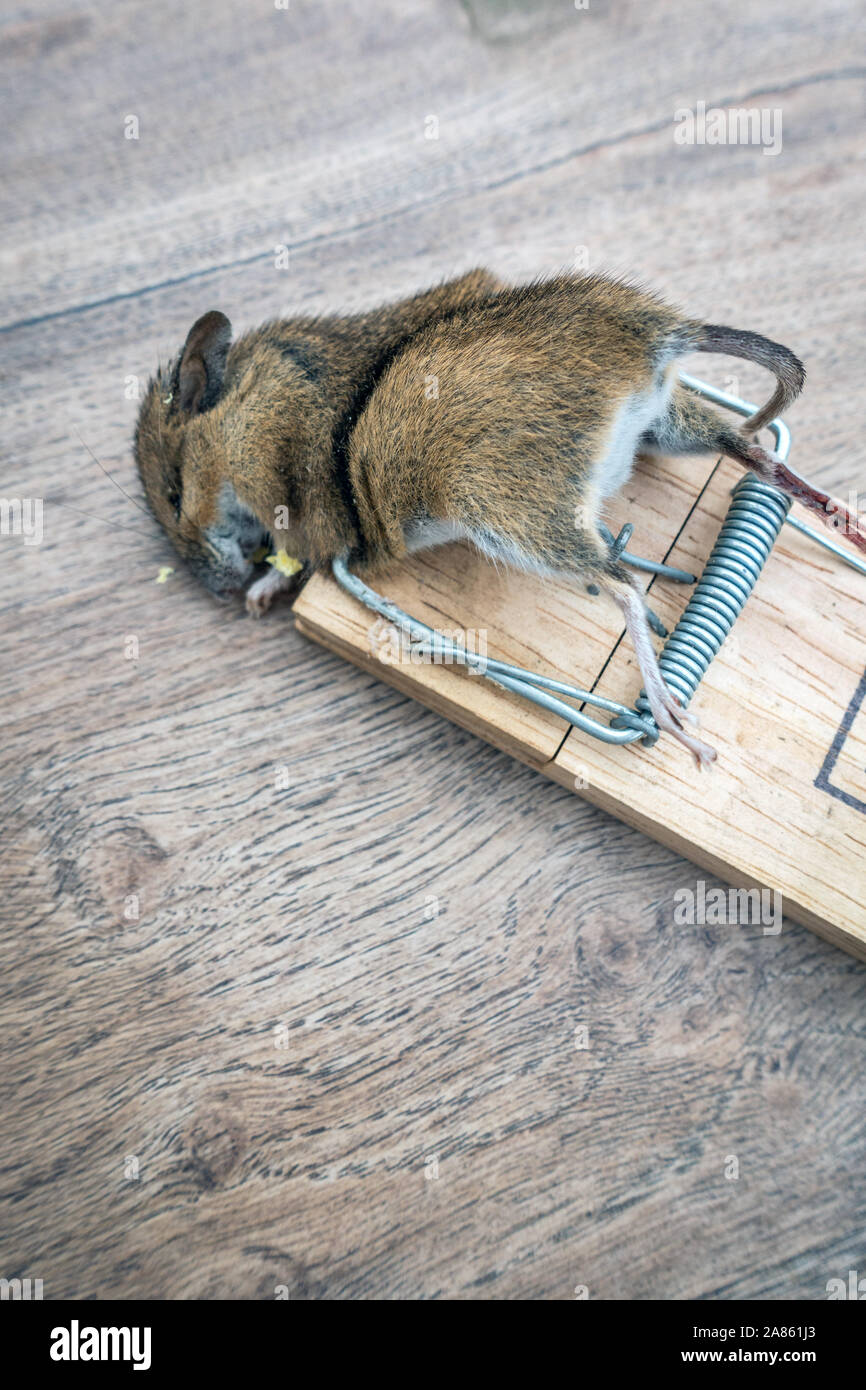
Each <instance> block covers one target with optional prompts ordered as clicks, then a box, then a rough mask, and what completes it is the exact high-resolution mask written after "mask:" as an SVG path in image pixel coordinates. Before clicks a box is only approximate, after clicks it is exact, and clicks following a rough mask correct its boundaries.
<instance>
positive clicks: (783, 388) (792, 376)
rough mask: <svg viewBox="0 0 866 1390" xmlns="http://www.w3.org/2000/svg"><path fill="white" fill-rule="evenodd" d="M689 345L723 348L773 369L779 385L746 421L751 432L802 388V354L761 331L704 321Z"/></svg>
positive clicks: (745, 427)
mask: <svg viewBox="0 0 866 1390" xmlns="http://www.w3.org/2000/svg"><path fill="white" fill-rule="evenodd" d="M690 346H691V348H692V351H696V352H720V353H725V354H727V355H728V356H730V357H743V358H745V359H746V361H747V362H757V364H758V366H759V367H766V369H767V371H769V372H772V373H773V375H774V376H775V378H776V383H777V385H776V389H775V391H774V392H773V394H772V396H771V397H770V399H769V400H768V401H767V403H766V405H763V406H762V407H761V409H760V410H758V411H756V412H755V414H754V415H752V416H750V417H749V419H748V420H745V421H744V422H743V426H742V428H743V430H744V431H745V432H747V433H749V434H756V433H757V431H758V430H760V429H763V427H764V425H766V424H768V423H769V421H770V420H774V419H775V418H776V416H777V415H780V414H781V412H782V411H783V410H787V408H788V406H789V405H790V404H791V402H792V401H794V400H796V399H797V397H798V396H799V394H800V392H801V391H802V389H803V383H804V381H805V380H806V368H805V367H804V366H803V363H802V362H801V361H800V359H799V357H795V356H794V353H793V352H791V350H790V348H786V347H783V345H782V344H781V343H774V342H773V341H772V340H771V339H770V338H762V337H761V335H760V333H750V332H749V331H748V329H743V328H724V327H723V326H722V325H721V324H717V323H704V324H701V325H700V327H699V329H698V333H697V335H696V337H695V338H694V339H693V340H692V342H691V345H690Z"/></svg>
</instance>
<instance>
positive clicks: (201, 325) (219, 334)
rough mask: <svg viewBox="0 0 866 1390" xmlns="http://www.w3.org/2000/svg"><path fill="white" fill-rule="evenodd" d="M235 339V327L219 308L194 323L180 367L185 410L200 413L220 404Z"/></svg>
mask: <svg viewBox="0 0 866 1390" xmlns="http://www.w3.org/2000/svg"><path fill="white" fill-rule="evenodd" d="M231 340H232V326H231V324H230V323H229V321H228V319H227V318H226V316H225V314H221V313H220V312H219V310H218V309H211V311H210V313H209V314H202V316H201V318H200V319H197V320H196V322H195V323H194V324H193V326H192V328H191V329H190V330H189V334H188V336H187V340H186V342H185V344H184V349H183V352H182V353H181V358H180V366H179V368H178V390H179V393H180V407H181V410H185V411H187V412H188V413H189V414H190V415H198V414H200V413H201V412H202V411H204V410H210V408H211V406H212V405H215V404H216V402H217V399H218V397H219V393H220V391H221V390H222V384H223V376H224V375H225V369H226V356H227V354H228V350H229V345H230V343H231Z"/></svg>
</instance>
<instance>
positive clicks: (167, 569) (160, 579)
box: [156, 565, 174, 584]
mask: <svg viewBox="0 0 866 1390" xmlns="http://www.w3.org/2000/svg"><path fill="white" fill-rule="evenodd" d="M170 574H174V570H173V569H172V567H171V565H161V566H160V571H159V574H158V575H157V576H156V582H157V584H164V583H165V581H166V580H167V579H168V576H169V575H170Z"/></svg>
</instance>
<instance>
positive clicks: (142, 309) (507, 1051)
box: [0, 0, 866, 1299]
mask: <svg viewBox="0 0 866 1390" xmlns="http://www.w3.org/2000/svg"><path fill="white" fill-rule="evenodd" d="M857 13H858V11H857V6H855V4H854V3H853V0H828V3H827V4H826V5H823V6H820V7H816V6H814V5H812V4H807V3H805V0H761V3H760V4H759V5H751V4H746V3H742V4H720V5H712V6H708V5H706V4H705V3H703V0H678V2H677V3H676V4H673V3H671V2H670V0H668V2H667V3H662V4H655V5H652V6H650V5H646V4H643V3H639V2H638V0H633V3H624V4H619V5H617V6H613V5H608V4H605V3H603V0H591V3H590V6H589V8H588V9H587V10H577V9H575V8H574V6H573V5H571V4H570V3H567V2H566V0H534V2H533V0H462V2H461V0H408V3H407V0H400V3H397V0H390V3H388V0H386V3H382V4H377V5H369V4H365V3H363V0H343V2H342V3H341V4H339V5H334V4H323V5H316V4H313V3H311V0H291V3H290V6H289V8H288V9H287V10H278V9H276V8H275V7H274V6H271V5H268V4H263V5H261V6H248V5H241V4H240V3H226V0H214V2H213V3H211V4H208V5H207V6H206V7H204V8H203V7H202V6H187V7H184V6H177V5H175V4H169V3H167V0H154V3H152V4H149V5H146V6H142V5H138V4H133V3H132V0H116V3H115V4H113V5H111V6H109V7H102V9H101V10H99V9H97V7H95V6H93V7H92V6H89V5H84V4H79V3H76V0H63V3H62V4H61V3H60V0H46V3H44V4H43V5H41V6H40V7H39V9H38V11H36V10H33V11H29V10H28V11H21V12H20V15H19V17H11V18H9V19H6V20H5V21H4V22H3V28H2V31H0V32H2V37H3V42H2V45H0V76H2V79H3V80H2V84H0V85H2V90H3V91H4V93H5V96H4V98H3V108H4V109H3V112H2V117H3V120H2V123H3V129H4V142H3V154H2V161H3V166H4V169H3V171H4V174H5V176H6V178H5V186H6V192H7V197H6V199H5V200H4V204H5V226H4V228H3V230H4V236H3V239H2V244H3V251H2V267H3V303H2V310H0V352H2V373H3V391H2V399H3V438H2V444H3V449H4V462H3V474H2V493H3V495H4V496H5V497H7V498H43V499H44V538H43V540H42V543H41V544H38V545H26V544H25V543H24V540H23V538H22V537H21V536H13V535H3V536H2V537H0V546H2V550H0V554H2V557H3V564H2V570H0V586H2V587H0V622H2V639H0V640H2V653H3V668H4V669H3V681H2V704H3V738H2V748H0V758H2V797H3V805H2V815H3V828H2V845H3V853H2V858H0V909H2V919H3V920H2V931H0V959H2V973H0V990H2V1024H3V1034H2V1056H3V1066H2V1069H0V1104H2V1114H3V1123H2V1141H0V1143H2V1150H0V1195H2V1211H0V1276H2V1277H5V1278H13V1277H15V1276H19V1277H28V1276H29V1277H31V1278H41V1279H42V1280H43V1281H44V1291H45V1296H46V1297H47V1298H51V1297H59V1296H73V1297H121V1298H127V1297H133V1296H136V1295H144V1296H148V1297H154V1298H159V1297H168V1298H215V1297H229V1298H266V1299H269V1298H273V1297H274V1296H275V1291H276V1290H278V1289H281V1290H284V1291H287V1292H288V1295H289V1296H290V1297H292V1298H319V1297H326V1298H375V1297H378V1298H437V1297H438V1298H445V1297H457V1298H482V1299H486V1298H543V1299H560V1298H561V1299H569V1298H573V1297H574V1296H575V1290H576V1289H578V1288H586V1289H588V1290H589V1294H590V1296H591V1297H593V1298H631V1299H649V1298H666V1299H686V1298H714V1299H729V1298H758V1297H769V1298H773V1299H791V1298H806V1299H819V1298H822V1297H825V1296H826V1294H825V1289H826V1284H827V1281H828V1280H829V1279H831V1278H835V1277H843V1278H846V1277H847V1273H848V1271H849V1270H850V1269H858V1270H859V1271H860V1273H861V1274H862V1273H864V1271H866V1237H864V1229H866V1163H864V1152H866V1148H864V1144H866V1067H864V1061H866V1021H864V1017H866V1016H864V1003H866V971H864V967H863V966H862V965H860V964H858V963H857V962H855V961H854V960H852V959H851V958H849V957H848V956H846V955H844V954H843V953H842V952H841V951H838V950H836V949H834V948H833V947H831V946H830V945H828V944H826V943H824V942H822V941H821V940H819V939H818V938H816V937H815V936H813V935H812V934H811V933H810V932H808V931H806V930H805V929H802V928H800V927H796V926H794V925H793V924H786V927H785V929H784V930H783V931H782V933H781V935H779V936H778V937H774V936H766V937H759V936H756V935H755V934H754V933H748V934H747V933H744V932H742V931H741V930H740V929H738V928H736V927H730V926H729V927H699V928H687V927H682V926H677V925H676V924H675V923H674V900H675V894H676V893H677V890H678V889H682V888H688V887H692V888H694V886H695V880H696V874H697V871H696V870H695V869H694V868H693V867H692V866H691V865H689V864H688V863H686V862H685V861H684V860H682V859H680V858H678V857H677V856H676V854H674V853H673V852H671V851H669V850H665V849H662V848H660V847H658V846H657V845H655V844H653V843H652V842H651V841H650V840H648V839H646V838H644V837H643V836H642V835H640V834H639V833H637V832H636V831H632V830H629V829H626V828H625V827H624V826H622V825H620V824H618V823H617V822H615V821H614V820H612V819H610V818H609V817H608V816H606V815H605V814H604V813H603V812H601V811H599V810H596V809H594V808H593V807H591V806H589V805H587V804H584V803H582V802H581V801H580V800H579V799H578V798H576V797H575V796H574V795H572V794H570V793H569V792H567V791H566V790H564V789H563V788H560V787H557V786H555V785H553V784H551V783H550V782H548V781H547V780H545V779H544V778H541V777H539V776H537V775H536V774H535V773H534V772H532V771H531V770H529V769H528V768H525V767H522V766H520V765H519V764H518V763H516V762H513V761H511V760H510V759H509V758H508V757H507V756H506V755H505V754H502V753H498V752H496V751H494V750H492V749H491V748H489V747H487V746H486V745H484V744H482V743H481V742H479V741H477V740H476V739H474V738H473V737H472V736H471V735H469V734H466V733H463V732H461V731H460V730H458V729H457V728H455V727H453V726H452V725H450V724H448V723H447V722H445V721H444V720H443V719H441V718H439V717H437V716H436V715H434V714H432V713H430V712H429V711H427V710H425V709H423V708H421V707H420V706H418V705H416V704H415V703H413V702H412V701H410V700H408V699H406V698H405V697H404V696H401V695H399V694H397V693H396V692H395V691H393V690H392V689H390V688H389V687H387V686H385V685H383V684H381V683H379V682H378V681H376V680H375V679H373V678H372V677H370V676H368V675H365V674H362V673H361V672H359V671H358V670H356V669H355V668H354V667H351V666H349V665H348V664H346V663H344V662H342V661H341V660H340V659H339V658H337V657H335V656H332V655H330V654H329V653H327V652H325V651H323V650H322V649H320V648H319V647H317V646H313V645H312V644H311V643H309V642H307V641H306V640H305V639H304V638H303V637H302V636H300V635H299V634H298V633H297V632H296V631H295V630H294V627H293V624H292V621H291V614H290V611H289V610H288V609H287V608H286V607H283V608H282V609H277V610H275V611H274V612H273V613H272V614H271V615H270V616H269V617H268V618H267V619H266V620H265V621H263V622H261V623H255V622H254V621H252V620H249V619H247V618H246V617H245V615H244V613H243V612H242V610H241V608H240V606H238V607H237V608H236V609H234V608H232V609H228V610H226V609H223V608H219V607H217V606H215V605H214V604H212V602H211V601H210V600H209V599H208V597H207V596H206V595H205V594H204V593H203V592H202V591H200V590H199V589H198V588H197V587H196V585H195V584H194V582H193V580H192V579H191V578H190V576H188V575H187V574H186V573H184V572H183V571H182V570H181V568H180V566H179V565H178V566H176V570H175V573H173V574H172V575H170V576H169V578H168V582H167V583H164V584H158V583H157V582H156V580H157V575H158V572H159V568H160V566H163V565H167V564H169V565H170V564H172V557H171V555H170V554H169V553H168V551H167V547H166V543H165V542H164V540H163V538H162V536H161V535H160V534H159V533H158V532H157V531H156V529H155V527H154V525H153V524H152V523H151V521H150V520H149V518H147V517H146V516H144V515H142V514H141V512H140V511H137V510H136V508H135V506H134V505H133V504H132V502H129V501H127V500H126V499H125V498H124V497H123V496H121V494H120V493H119V492H118V491H117V489H116V488H115V487H113V486H112V484H111V483H110V482H109V481H108V480H107V479H106V477H105V476H104V474H103V473H102V472H101V471H100V469H99V467H98V466H97V464H96V463H95V462H94V461H93V459H92V458H91V456H90V451H91V450H92V451H93V453H94V454H95V455H96V456H97V458H98V459H99V460H100V461H101V463H102V464H103V465H104V467H105V468H107V469H108V470H109V471H110V473H111V474H112V475H113V477H114V478H115V479H116V480H117V482H118V483H119V484H121V486H122V487H123V488H125V489H126V490H127V491H128V492H130V493H132V494H133V495H135V494H136V491H137V489H136V481H135V477H134V471H133V467H132V462H131V455H130V438H131V431H132V428H133V423H134V419H135V413H136V400H135V393H136V383H137V382H138V383H143V381H144V380H145V379H146V378H147V376H148V374H149V373H150V371H151V370H152V368H153V366H154V365H155V362H156V360H157V358H158V357H159V356H162V357H163V359H164V358H166V357H167V356H168V355H169V354H170V353H171V352H173V351H175V350H176V349H177V347H178V346H179V344H180V342H181V341H182V339H183V337H184V335H185V333H186V330H187V329H188V327H189V325H190V324H191V322H192V320H193V318H194V317H195V316H196V315H197V314H199V313H200V312H203V311H204V310H206V309H208V308H211V307H220V308H222V309H224V310H225V311H226V312H227V313H228V314H229V315H230V317H231V318H232V320H233V321H234V323H235V325H236V326H237V327H239V328H243V327H247V326H250V325H252V324H254V323H255V322H257V321H258V320H260V319H262V318H264V317H266V316H273V315H274V314H277V313H280V312H282V311H284V310H285V311H290V310H294V311H297V310H302V311H306V310H319V309H321V310H325V309H339V308H347V309H348V308H357V307H360V306H362V305H366V304H370V303H373V302H374V301H376V300H377V299H381V298H385V297H389V296H392V295H397V294H400V293H404V292H409V291H411V290H412V289H414V288H416V287H418V286H421V285H425V284H427V283H429V282H431V281H433V280H434V279H436V278H439V277H441V276H443V275H445V274H448V273H451V272H455V271H458V270H461V269H463V268H467V267H469V266H470V265H472V264H476V263H484V264H488V265H490V266H491V267H492V268H494V269H496V270H498V271H499V272H501V273H503V274H505V275H506V276H510V277H513V278H518V277H521V276H524V275H530V274H537V273H540V272H545V271H549V270H551V269H553V268H555V267H561V266H562V265H569V264H573V263H574V262H575V258H576V257H577V258H578V259H579V260H580V259H581V258H583V257H584V256H585V257H586V258H588V262H589V265H590V266H591V267H593V268H602V267H607V268H611V269H614V270H619V271H629V272H633V273H635V274H636V275H638V276H639V277H640V278H641V279H643V280H644V281H646V282H647V283H649V284H652V285H654V286H655V287H657V288H658V289H660V290H661V291H663V292H664V293H666V294H667V295H669V296H670V297H671V298H672V299H674V300H675V301H676V302H678V303H680V304H682V305H683V306H685V307H687V308H688V310H689V311H690V312H691V313H693V314H695V315H696V316H698V315H701V316H704V317H705V318H707V319H708V320H711V321H715V322H732V323H735V324H738V325H741V326H743V327H750V328H754V329H757V330H759V331H763V332H765V333H768V334H770V335H771V336H774V337H778V338H780V339H782V340H783V341H784V342H786V343H789V344H790V345H791V346H792V347H794V348H795V349H796V350H797V351H799V352H800V353H801V355H802V356H803V357H804V358H805V360H806V362H807V364H808V368H809V383H808V386H807V390H806V393H805V395H804V397H803V399H802V402H800V403H798V405H797V406H796V407H795V409H794V411H793V412H792V415H791V419H790V424H791V426H792V428H793V429H794V431H795V453H794V455H793V456H792V457H793V460H794V462H795V464H796V465H797V466H799V467H800V468H801V469H802V470H803V471H808V472H811V473H813V474H814V475H815V476H816V477H817V478H819V479H820V480H822V481H823V482H824V483H825V484H828V485H830V486H831V487H832V488H833V489H834V490H835V491H836V492H837V493H840V494H841V495H843V496H846V495H847V492H848V489H849V488H854V487H856V486H857V485H858V484H862V483H863V482H864V481H866V463H864V458H863V452H864V451H863V443H862V437H863V408H862V393H863V375H862V362H863V355H862V344H861V337H862V324H863V311H864V263H866V253H864V235H863V230H864V223H866V194H864V179H863V168H862V163H861V162H860V160H861V155H862V116H863V78H864V75H866V58H864V54H863V50H862V46H860V40H859V39H858V38H857V36H856V32H855V28H856V19H857ZM28 15H29V16H31V17H27V16H28ZM22 16H23V17H22ZM699 100H703V101H705V102H706V103H707V106H709V107H712V106H719V105H725V106H731V105H733V106H757V107H761V108H767V109H769V110H771V111H776V110H778V111H780V112H781V113H782V117H783V148H782V151H781V153H779V154H778V155H775V156H773V155H766V154H763V153H762V151H761V149H760V148H759V147H752V146H743V145H733V146H721V147H709V146H703V147H695V146H693V147H688V146H686V147H683V146H679V145H678V144H676V142H675V140H674V112H675V111H676V110H677V109H678V108H681V107H683V106H693V105H694V103H695V102H697V101H699ZM131 117H134V118H136V119H137V134H138V138H137V139H127V138H125V132H127V133H135V122H133V121H131V120H130V118H131ZM437 123H438V125H437ZM431 134H437V135H438V138H435V139H432V138H427V137H428V135H431ZM281 245H284V246H287V247H288V248H289V252H290V254H289V265H288V268H281V269H277V268H276V266H275V255H274V248H275V247H277V246H281ZM580 248H585V251H584V250H581V249H580ZM701 365H702V368H703V369H704V371H705V372H706V373H709V372H711V371H712V372H713V373H714V376H713V379H714V380H716V381H717V382H718V384H720V385H725V384H726V383H727V384H728V385H730V384H731V381H730V377H728V376H726V375H725V370H726V365H727V364H724V363H714V364H713V366H712V368H710V367H708V366H707V363H706V361H704V362H703V363H702V364H701ZM761 385H762V382H761V380H760V377H759V376H758V375H757V374H755V375H754V376H753V375H752V374H751V373H749V372H748V371H746V370H745V369H743V370H742V372H741V374H740V375H739V376H738V378H737V381H736V387H738V388H739V390H740V391H741V392H742V393H744V394H751V393H753V392H755V391H758V390H760V388H761ZM828 621H832V618H831V616H830V615H829V614H828ZM710 886H712V883H711V885H710ZM581 1030H585V1033H584V1032H581ZM584 1042H585V1043H586V1045H585V1046H584V1045H582V1044H583V1043H584Z"/></svg>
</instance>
